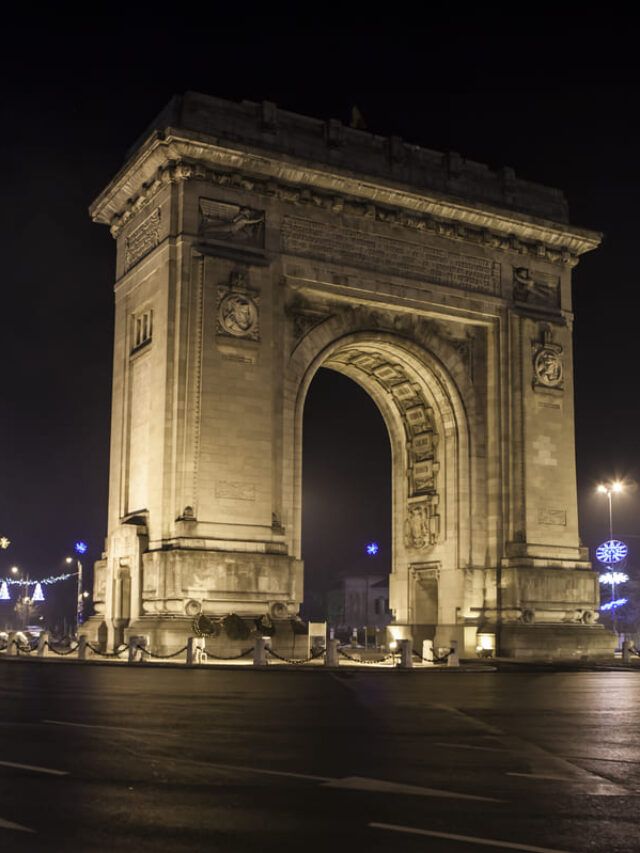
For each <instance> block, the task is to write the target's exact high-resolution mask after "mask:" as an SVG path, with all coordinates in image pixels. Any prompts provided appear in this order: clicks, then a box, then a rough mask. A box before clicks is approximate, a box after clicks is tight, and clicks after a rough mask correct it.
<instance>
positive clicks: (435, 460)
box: [291, 321, 471, 639]
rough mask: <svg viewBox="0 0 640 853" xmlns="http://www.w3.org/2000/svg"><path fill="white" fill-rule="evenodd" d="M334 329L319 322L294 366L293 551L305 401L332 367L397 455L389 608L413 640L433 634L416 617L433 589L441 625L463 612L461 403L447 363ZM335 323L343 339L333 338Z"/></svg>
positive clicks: (389, 341)
mask: <svg viewBox="0 0 640 853" xmlns="http://www.w3.org/2000/svg"><path fill="white" fill-rule="evenodd" d="M337 325H338V324H337V323H336V322H332V321H327V323H326V324H322V326H325V328H322V327H320V328H318V329H316V330H314V332H315V334H314V332H312V333H310V335H309V336H308V339H307V340H306V341H305V346H304V347H303V348H302V349H301V351H300V352H297V353H294V355H293V357H292V362H291V368H292V373H293V374H294V375H297V376H298V377H299V380H298V387H297V394H296V399H295V404H294V425H293V431H294V436H293V443H294V456H295V464H294V475H293V476H294V482H293V483H292V488H293V494H294V500H293V504H294V507H295V519H294V541H293V552H294V554H295V555H296V556H298V557H301V556H304V555H302V554H301V552H300V548H301V515H302V502H301V496H302V470H301V459H302V443H303V441H304V437H303V435H302V420H303V418H302V413H303V408H304V401H305V398H306V394H307V390H308V387H309V385H310V382H311V380H312V378H313V376H314V375H315V373H316V371H317V370H318V369H319V368H320V367H325V368H329V369H331V370H336V371H337V372H339V373H342V374H344V375H345V376H348V377H349V378H350V379H352V380H354V381H355V382H357V383H358V384H359V385H360V386H361V387H362V388H363V389H364V390H365V391H366V392H367V393H368V394H369V396H370V397H371V398H372V400H373V401H374V402H375V403H376V405H377V406H378V408H379V410H380V412H381V414H382V416H383V418H384V421H385V423H386V425H387V429H388V431H389V437H390V444H391V453H392V551H393V556H392V573H391V577H390V605H391V608H392V611H393V614H394V621H395V623H396V625H398V626H407V627H408V628H409V626H410V629H411V631H412V633H413V635H414V636H415V637H416V639H418V638H419V637H420V635H421V633H425V635H429V634H430V631H431V634H430V635H433V631H434V630H435V627H436V626H435V625H433V624H431V626H430V628H427V627H425V628H424V631H421V630H420V623H421V619H422V618H423V617H424V614H421V613H420V612H419V611H420V606H419V602H420V601H421V595H420V590H421V589H423V588H424V585H425V584H431V585H433V584H434V583H435V584H436V585H437V587H438V591H439V594H438V596H437V598H438V600H439V605H438V617H437V622H438V624H440V625H444V624H448V625H452V624H454V623H455V621H456V614H457V613H460V612H461V611H462V609H463V607H464V601H463V598H464V578H463V573H461V572H460V569H461V568H462V567H465V566H468V565H469V562H470V549H471V490H470V479H471V472H470V432H469V426H468V417H467V412H466V408H465V405H464V404H463V397H462V395H461V392H460V389H459V388H458V386H457V384H456V382H455V381H454V379H453V377H452V375H451V372H450V371H449V370H448V369H447V368H446V367H445V366H444V364H443V363H442V361H441V359H440V358H439V357H438V356H436V355H435V353H434V352H433V351H431V350H429V349H427V348H425V347H424V346H423V345H422V344H420V343H418V342H416V341H414V340H412V339H411V338H410V337H407V336H404V335H401V334H398V333H395V332H384V331H381V330H380V329H375V328H369V329H367V328H359V329H356V330H353V331H350V332H346V333H345V330H344V328H342V329H338V328H337ZM330 326H334V330H333V331H334V334H335V333H336V332H337V334H335V337H334V338H333V340H329V341H327V340H326V338H327V335H328V334H331V332H330V329H329V328H327V327H330ZM314 339H315V340H314ZM314 350H315V354H314V353H313V351H314ZM292 390H293V388H292ZM363 429H366V425H363ZM371 499H372V500H375V495H374V496H372V498H371ZM430 619H431V621H432V622H433V619H432V617H430Z"/></svg>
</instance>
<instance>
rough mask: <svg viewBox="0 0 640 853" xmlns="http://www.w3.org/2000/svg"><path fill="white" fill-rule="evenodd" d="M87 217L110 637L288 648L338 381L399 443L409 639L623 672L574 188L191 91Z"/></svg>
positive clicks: (404, 632) (102, 622)
mask: <svg viewBox="0 0 640 853" xmlns="http://www.w3.org/2000/svg"><path fill="white" fill-rule="evenodd" d="M91 215H92V217H93V219H94V221H96V222H99V223H103V224H105V225H108V226H109V227H110V229H111V233H112V235H113V236H114V238H115V239H116V243H117V269H116V287H115V298H116V321H115V345H114V371H113V404H112V406H113V410H112V423H111V469H110V485H109V492H110V497H109V519H108V537H107V542H106V551H105V554H104V558H103V560H101V561H100V562H99V563H97V564H96V573H95V589H94V601H95V607H96V611H97V615H96V616H95V617H93V618H92V619H91V620H90V621H89V622H88V624H87V627H88V630H89V631H90V632H91V633H92V635H93V636H94V637H96V638H98V637H100V638H102V639H103V640H105V642H106V643H107V644H108V645H109V646H112V645H113V644H114V643H118V642H120V641H122V640H123V639H126V638H127V636H129V635H131V634H136V635H138V634H143V635H146V636H147V637H148V638H149V642H150V645H151V647H152V648H156V649H164V650H170V649H172V648H174V649H175V648H177V647H178V646H180V645H183V644H184V642H185V641H186V637H187V635H188V634H190V633H192V632H193V627H192V625H193V620H194V618H197V617H199V616H201V615H205V616H207V617H209V619H210V620H213V621H216V619H221V618H222V617H224V616H226V615H228V614H231V613H233V614H237V615H238V616H240V617H242V618H243V619H245V620H246V621H247V622H248V623H250V622H251V621H252V620H255V619H259V618H260V617H263V619H267V621H269V622H273V625H274V626H275V629H276V634H275V637H274V642H276V639H277V638H278V637H280V638H286V637H287V636H289V634H288V632H290V630H291V629H290V628H289V627H287V626H289V625H290V623H291V619H292V617H295V615H296V614H297V612H298V608H299V606H300V603H301V601H302V598H303V562H302V558H303V554H302V553H301V537H300V527H301V512H302V506H301V495H302V471H301V459H302V442H303V439H304V437H303V435H302V422H303V418H302V414H303V407H304V401H305V395H306V392H307V389H308V387H309V383H310V382H311V380H312V378H313V376H314V374H315V372H316V371H317V370H318V368H319V367H327V368H331V369H333V370H337V371H339V372H341V373H343V374H345V375H346V376H348V377H350V378H352V379H353V380H354V381H355V382H357V383H359V384H360V385H361V386H362V387H363V388H364V389H365V390H366V391H367V392H368V393H369V394H370V396H371V397H372V399H373V400H374V402H375V403H376V404H377V406H378V407H379V409H380V411H381V413H382V415H383V417H384V419H385V422H386V424H387V427H388V430H389V435H390V439H391V447H392V471H393V474H392V478H393V484H392V490H393V510H392V513H393V519H392V531H393V569H392V573H391V576H390V606H391V609H392V613H393V623H392V626H391V629H390V630H391V631H392V633H393V635H394V636H395V637H396V638H402V637H407V636H411V637H412V638H413V642H414V647H415V648H418V649H419V648H421V643H422V640H423V639H426V638H432V639H434V641H435V644H436V646H448V645H449V643H450V641H451V640H452V639H456V640H457V641H458V644H459V648H461V649H464V650H465V653H466V654H475V650H476V645H477V635H478V634H479V633H482V634H485V635H486V634H487V633H488V634H490V635H495V637H496V642H497V647H498V652H499V653H500V654H503V655H511V656H534V657H572V656H576V655H593V654H599V653H606V652H608V651H610V650H611V648H612V647H613V640H612V636H611V635H610V634H609V633H607V632H606V631H605V630H604V629H603V628H602V627H601V626H599V625H598V624H597V621H596V620H597V614H598V605H599V592H598V579H597V575H596V574H595V573H594V572H593V571H592V569H591V566H590V564H589V561H588V554H587V551H586V549H585V548H583V547H581V545H580V541H579V535H578V518H577V500H576V475H575V449H574V411H573V371H572V323H573V315H572V307H571V272H572V269H573V267H574V266H575V265H576V263H577V261H578V259H579V257H580V255H582V254H583V253H584V252H588V251H590V250H592V249H595V248H596V247H597V246H598V244H599V242H600V235H599V234H597V233H594V232H592V231H586V230H584V229H581V228H576V227H574V226H571V225H570V224H569V222H568V211H567V205H566V201H565V198H564V196H563V195H562V194H561V193H560V192H559V191H558V190H555V189H550V188H547V187H544V186H539V185H537V184H533V183H530V182H527V181H524V180H521V179H519V178H517V177H516V175H515V174H514V172H513V170H512V169H509V168H504V169H502V170H501V171H499V172H493V171H491V170H490V169H489V168H488V167H487V166H484V165H482V164H479V163H476V162H472V161H469V160H465V159H464V158H462V157H461V156H460V155H458V154H454V153H448V154H441V153H438V152H435V151H431V150H428V149H425V148H420V147H418V146H416V145H410V144H407V143H405V142H403V141H402V140H401V139H399V138H398V137H391V138H390V139H387V138H383V137H380V136H375V135H373V134H370V133H367V132H365V131H362V130H359V129H354V128H350V127H346V126H344V125H343V124H341V123H340V122H339V121H334V120H331V121H328V122H324V121H320V120H317V119H312V118H308V117H305V116H301V115H296V114H293V113H290V112H287V111H285V110H280V109H278V108H277V107H276V106H275V104H272V103H267V102H265V103H261V104H258V103H250V102H242V103H239V104H238V103H231V102H228V101H223V100H219V99H217V98H212V97H208V96H205V95H200V94H195V93H188V94H186V95H184V96H182V97H176V98H174V99H173V100H172V101H171V102H170V103H169V104H168V106H167V107H166V108H165V110H164V111H163V112H162V113H161V114H160V115H159V116H158V117H157V119H156V120H155V121H154V122H153V125H152V127H151V128H150V129H149V130H148V132H147V133H146V135H145V136H144V137H143V138H142V139H141V140H140V141H139V142H138V143H137V144H136V146H135V147H134V149H133V150H132V152H131V155H130V157H129V159H128V160H127V162H126V164H125V165H124V166H123V168H122V169H121V171H120V172H119V173H118V174H117V175H116V176H115V178H114V179H113V181H112V182H111V183H110V184H109V186H108V187H107V188H106V189H105V190H104V192H103V193H102V194H101V195H100V197H99V198H98V199H97V200H96V201H95V203H94V204H93V205H92V207H91ZM365 428H366V427H365V426H364V425H363V429H365ZM215 642H218V643H223V636H222V635H221V636H220V637H218V638H217V639H216V640H215ZM215 642H214V645H215ZM282 642H284V640H282ZM208 645H209V644H208ZM220 647H222V646H220Z"/></svg>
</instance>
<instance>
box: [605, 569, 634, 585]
mask: <svg viewBox="0 0 640 853" xmlns="http://www.w3.org/2000/svg"><path fill="white" fill-rule="evenodd" d="M628 580H629V575H625V573H624V572H603V574H601V575H600V577H599V581H600V583H606V584H609V586H617V585H618V584H619V583H625V582H626V581H628Z"/></svg>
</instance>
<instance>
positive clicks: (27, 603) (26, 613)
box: [9, 566, 31, 630]
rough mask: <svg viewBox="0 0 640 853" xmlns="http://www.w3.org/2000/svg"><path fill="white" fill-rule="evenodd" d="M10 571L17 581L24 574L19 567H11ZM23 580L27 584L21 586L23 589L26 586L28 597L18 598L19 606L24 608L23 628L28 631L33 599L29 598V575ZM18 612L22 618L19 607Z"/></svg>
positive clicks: (21, 596)
mask: <svg viewBox="0 0 640 853" xmlns="http://www.w3.org/2000/svg"><path fill="white" fill-rule="evenodd" d="M9 571H10V572H11V574H12V575H13V577H14V578H16V579H17V578H18V577H19V576H20V575H21V574H22V572H21V571H20V569H19V568H18V567H17V566H11V568H10V569H9ZM23 580H24V581H25V582H24V583H22V584H20V586H21V587H23V586H24V589H25V590H26V595H24V596H23V595H20V596H18V603H19V605H22V607H21V610H22V623H23V624H22V627H23V628H24V629H25V630H26V628H27V626H28V624H29V615H30V605H31V598H30V596H29V575H27V576H26V578H23ZM16 610H17V612H18V616H20V610H18V608H17V607H16Z"/></svg>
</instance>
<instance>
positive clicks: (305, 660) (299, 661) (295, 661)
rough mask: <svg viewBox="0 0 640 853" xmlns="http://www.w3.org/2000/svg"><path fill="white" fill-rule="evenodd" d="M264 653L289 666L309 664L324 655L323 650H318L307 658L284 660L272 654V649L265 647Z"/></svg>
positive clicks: (280, 656)
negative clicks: (289, 664)
mask: <svg viewBox="0 0 640 853" xmlns="http://www.w3.org/2000/svg"><path fill="white" fill-rule="evenodd" d="M264 650H265V652H268V653H269V654H270V655H271V656H272V657H274V658H278V660H282V661H284V662H285V663H291V664H303V663H309V661H312V660H315V659H316V658H319V657H322V656H323V655H324V654H325V651H326V650H325V649H320V650H319V651H317V652H312V653H311V654H310V655H309V657H308V658H285V657H282V655H279V654H278V652H274V651H273V649H270V648H269V646H265V649H264Z"/></svg>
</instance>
